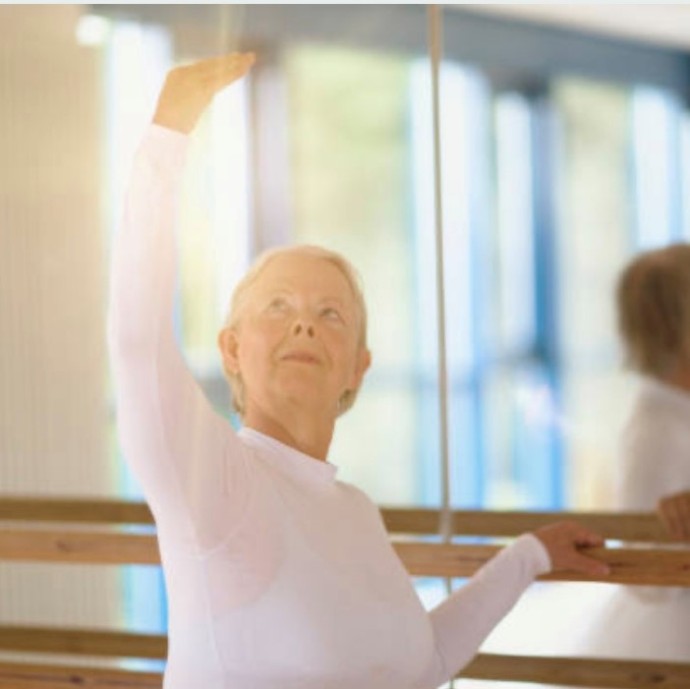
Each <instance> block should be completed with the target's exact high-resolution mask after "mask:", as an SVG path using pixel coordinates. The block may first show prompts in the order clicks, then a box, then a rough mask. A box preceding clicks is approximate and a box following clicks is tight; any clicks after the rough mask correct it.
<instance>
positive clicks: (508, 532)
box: [0, 497, 670, 543]
mask: <svg viewBox="0 0 690 689" xmlns="http://www.w3.org/2000/svg"><path fill="white" fill-rule="evenodd" d="M381 514H382V516H383V520H384V522H385V524H386V527H387V528H388V530H389V531H390V532H392V533H408V534H415V535H432V534H438V533H439V530H440V518H441V513H440V511H439V510H435V509H426V508H397V507H383V508H382V509H381ZM565 519H571V520H577V521H579V522H581V523H582V524H584V525H586V526H588V527H589V528H591V529H593V530H594V531H598V532H600V533H602V534H604V535H605V536H606V538H610V539H619V540H623V541H639V542H648V541H651V542H655V543H664V542H668V541H669V540H670V538H669V536H668V534H667V533H666V531H665V530H664V528H663V527H662V526H661V524H660V522H659V520H658V519H657V517H656V515H654V514H650V513H645V512H553V511H529V512H527V511H515V510H510V511H508V510H454V511H453V512H452V531H453V533H454V534H456V535H473V536H517V535H519V534H521V533H525V532H526V531H532V530H534V529H535V528H537V527H539V526H543V525H545V524H549V523H552V522H554V521H562V520H565ZM0 521H27V522H29V521H30V522H40V521H46V522H54V521H59V522H84V523H85V522H89V523H107V524H141V525H145V524H153V523H154V521H153V516H152V515H151V512H150V510H149V508H148V506H147V505H146V504H145V503H143V502H130V501H124V500H105V499H83V498H76V499H75V498H25V497H2V498H0Z"/></svg>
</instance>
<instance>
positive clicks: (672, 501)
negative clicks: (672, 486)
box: [656, 491, 690, 541]
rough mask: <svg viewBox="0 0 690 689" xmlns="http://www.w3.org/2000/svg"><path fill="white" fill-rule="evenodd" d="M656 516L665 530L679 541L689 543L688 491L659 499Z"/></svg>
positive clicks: (689, 494) (689, 507)
mask: <svg viewBox="0 0 690 689" xmlns="http://www.w3.org/2000/svg"><path fill="white" fill-rule="evenodd" d="M656 511H657V514H658V515H659V519H661V521H662V523H663V525H664V526H665V527H666V530H667V531H668V532H669V533H670V534H671V536H672V537H673V538H675V539H677V540H679V541H690V491H683V492H682V493H673V494H672V495H666V496H665V497H663V498H661V500H659V502H658V504H657V509H656Z"/></svg>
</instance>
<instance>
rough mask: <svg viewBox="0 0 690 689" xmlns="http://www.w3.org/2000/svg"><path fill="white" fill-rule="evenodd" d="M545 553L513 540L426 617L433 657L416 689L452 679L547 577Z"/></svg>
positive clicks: (529, 539)
mask: <svg viewBox="0 0 690 689" xmlns="http://www.w3.org/2000/svg"><path fill="white" fill-rule="evenodd" d="M550 569H551V562H550V559H549V555H548V553H547V551H546V548H544V546H543V545H542V544H541V542H540V541H539V540H538V539H537V538H536V537H535V536H532V535H531V534H525V535H523V536H520V537H519V538H518V539H516V540H515V541H514V542H513V543H512V544H511V545H510V546H508V547H507V548H504V549H503V550H502V551H501V552H500V553H498V555H496V556H495V557H494V558H492V559H491V560H490V561H489V562H487V563H486V564H485V565H484V566H483V567H482V568H481V569H480V570H479V571H478V572H477V573H476V574H475V575H474V576H473V577H472V578H471V579H470V580H469V581H468V582H467V583H466V584H465V585H464V586H463V587H462V588H461V589H458V590H457V591H456V592H455V593H453V594H452V595H451V596H449V597H448V598H447V599H446V600H445V601H443V603H441V604H440V605H438V606H437V607H436V608H434V609H433V610H432V611H431V612H430V613H429V615H430V618H431V626H432V628H433V633H434V642H435V653H434V658H433V661H432V663H431V665H430V666H429V668H428V671H427V673H426V674H425V676H424V678H423V679H422V681H421V682H420V683H419V689H429V688H430V687H437V686H439V685H441V684H443V683H444V682H447V681H449V680H450V679H451V678H452V677H454V676H455V675H456V674H457V673H458V672H459V671H460V670H461V669H462V668H463V667H464V666H465V665H467V663H468V662H469V661H470V660H471V659H472V658H473V657H474V655H475V654H476V653H477V651H478V649H479V647H480V646H481V644H482V642H483V641H484V639H485V638H486V637H487V636H488V635H489V633H490V632H491V630H492V629H493V628H494V627H495V626H496V624H498V622H499V621H500V620H501V618H503V616H504V615H506V614H507V613H508V612H509V611H510V609H511V608H512V607H513V606H514V605H515V603H516V602H517V600H518V599H519V598H520V596H521V595H522V593H523V592H524V591H525V589H526V588H527V587H528V586H529V584H530V583H532V581H534V579H535V577H537V576H538V575H539V574H543V573H545V572H548V571H550Z"/></svg>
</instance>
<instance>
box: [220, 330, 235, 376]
mask: <svg viewBox="0 0 690 689" xmlns="http://www.w3.org/2000/svg"><path fill="white" fill-rule="evenodd" d="M218 349H220V355H221V357H222V359H223V368H224V369H225V371H226V372H227V373H231V374H233V375H235V374H237V373H239V370H240V361H239V356H238V350H239V342H238V340H237V333H236V332H235V331H234V330H233V329H232V328H230V327H227V328H223V329H222V330H221V331H220V332H219V333H218Z"/></svg>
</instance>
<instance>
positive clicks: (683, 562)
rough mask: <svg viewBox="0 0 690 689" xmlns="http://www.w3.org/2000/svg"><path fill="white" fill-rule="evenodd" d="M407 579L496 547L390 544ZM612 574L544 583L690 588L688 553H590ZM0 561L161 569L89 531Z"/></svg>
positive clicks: (31, 537)
mask: <svg viewBox="0 0 690 689" xmlns="http://www.w3.org/2000/svg"><path fill="white" fill-rule="evenodd" d="M393 547H394V548H395V550H396V552H397V553H398V556H399V557H400V559H401V560H402V562H403V564H405V566H406V567H407V569H408V571H409V573H410V575H412V576H436V577H468V576H471V575H472V574H474V573H475V572H476V571H477V570H478V569H479V568H480V567H481V566H482V565H483V564H484V563H485V562H487V560H489V559H490V558H491V557H493V556H494V555H495V554H496V553H497V552H498V551H499V550H500V549H501V546H496V545H466V544H449V545H445V544H441V543H419V542H409V541H408V542H393ZM590 552H591V554H592V555H593V556H594V557H596V558H598V559H600V560H602V561H604V562H607V563H608V564H609V566H610V567H611V574H610V575H608V576H605V577H594V576H585V575H581V574H576V573H572V572H559V573H557V574H548V575H545V576H542V577H540V579H541V580H544V581H598V582H603V583H612V584H614V583H615V584H645V585H653V586H690V550H663V549H658V548H649V549H647V548H645V549H644V550H642V549H635V548H610V549H609V548H593V549H591V550H590ZM0 560H9V561H19V562H53V563H73V564H74V563H84V564H110V565H118V564H119V565H126V564H146V565H157V564H160V557H159V554H158V544H157V540H156V537H155V536H154V535H145V534H125V533H113V532H111V531H108V532H102V531H101V532H99V531H94V530H88V531H76V530H74V529H70V530H59V529H54V530H44V529H31V528H0Z"/></svg>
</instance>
